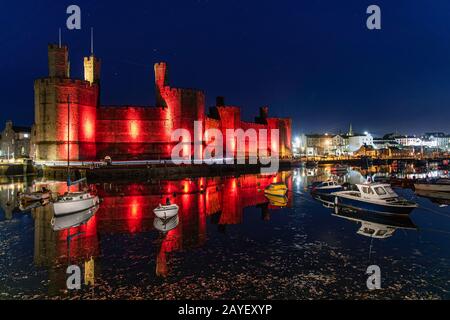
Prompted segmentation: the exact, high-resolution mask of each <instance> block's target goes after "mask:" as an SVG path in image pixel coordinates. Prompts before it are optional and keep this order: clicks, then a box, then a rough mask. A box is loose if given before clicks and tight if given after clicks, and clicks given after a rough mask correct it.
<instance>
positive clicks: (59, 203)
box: [53, 95, 100, 217]
mask: <svg viewBox="0 0 450 320" xmlns="http://www.w3.org/2000/svg"><path fill="white" fill-rule="evenodd" d="M67 123H68V124H69V126H68V127H70V95H69V96H68V97H67ZM69 142H70V131H69V132H67V192H66V193H65V194H64V195H62V196H59V197H58V198H57V199H56V200H55V201H54V202H53V209H54V214H55V216H56V217H60V216H65V215H69V214H74V213H79V212H83V211H85V210H89V209H92V208H94V207H95V206H97V205H99V204H100V199H99V198H98V196H96V195H94V194H92V193H91V192H89V191H87V190H84V191H78V192H70V186H73V185H76V184H79V183H81V182H82V181H85V180H86V178H82V179H79V180H77V181H73V182H72V181H71V179H70V143H69Z"/></svg>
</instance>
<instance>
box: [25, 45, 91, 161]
mask: <svg viewBox="0 0 450 320" xmlns="http://www.w3.org/2000/svg"><path fill="white" fill-rule="evenodd" d="M68 56H69V54H68V48H67V47H66V46H59V45H49V47H48V58H49V77H47V78H43V79H37V80H36V81H35V82H34V104H35V112H34V116H35V123H34V128H35V132H34V133H33V139H34V143H35V154H34V155H35V158H36V159H37V160H66V159H67V153H68V151H70V159H71V160H86V159H89V160H91V159H95V156H96V145H95V132H96V113H97V110H96V108H97V104H98V94H99V89H98V85H97V84H96V83H95V82H94V83H89V82H87V81H82V80H74V79H70V78H69V61H68ZM69 96H70V122H69V121H68V114H69V112H68V111H69V110H68V98H69ZM68 132H70V134H68ZM68 140H70V142H69V143H68V142H67V141H68ZM68 148H69V150H68Z"/></svg>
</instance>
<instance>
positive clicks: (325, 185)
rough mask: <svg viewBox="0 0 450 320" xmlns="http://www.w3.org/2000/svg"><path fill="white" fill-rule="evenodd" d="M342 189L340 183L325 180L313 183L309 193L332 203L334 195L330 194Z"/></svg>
mask: <svg viewBox="0 0 450 320" xmlns="http://www.w3.org/2000/svg"><path fill="white" fill-rule="evenodd" d="M342 190H344V187H343V186H342V185H340V184H338V183H337V182H336V181H333V180H327V181H323V182H319V183H315V184H313V185H312V188H311V195H312V197H313V198H315V199H317V200H319V201H322V202H329V203H333V201H334V196H333V195H331V194H332V193H334V192H338V191H342Z"/></svg>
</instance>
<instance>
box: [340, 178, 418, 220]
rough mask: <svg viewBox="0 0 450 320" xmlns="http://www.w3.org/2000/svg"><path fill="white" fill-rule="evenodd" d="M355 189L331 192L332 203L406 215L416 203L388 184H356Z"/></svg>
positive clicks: (356, 208) (389, 213)
mask: <svg viewBox="0 0 450 320" xmlns="http://www.w3.org/2000/svg"><path fill="white" fill-rule="evenodd" d="M355 187H356V190H349V191H338V192H334V193H332V196H333V197H334V204H335V205H336V206H340V207H346V208H350V209H355V210H365V211H371V212H377V213H381V214H388V215H408V214H410V213H411V211H413V210H414V209H415V208H417V204H416V203H415V202H412V201H408V200H406V199H403V198H401V197H400V196H399V195H398V194H397V193H395V191H394V190H392V188H391V186H390V185H389V184H383V183H366V184H356V185H355Z"/></svg>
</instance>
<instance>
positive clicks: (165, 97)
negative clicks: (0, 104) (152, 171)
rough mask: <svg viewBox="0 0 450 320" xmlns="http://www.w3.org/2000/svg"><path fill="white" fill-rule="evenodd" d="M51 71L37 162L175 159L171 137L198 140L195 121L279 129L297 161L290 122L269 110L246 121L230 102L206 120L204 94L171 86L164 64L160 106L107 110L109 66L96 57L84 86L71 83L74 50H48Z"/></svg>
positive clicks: (39, 108) (159, 76) (44, 87)
mask: <svg viewBox="0 0 450 320" xmlns="http://www.w3.org/2000/svg"><path fill="white" fill-rule="evenodd" d="M48 66H49V75H48V77H46V78H41V79H37V80H36V81H35V83H34V93H35V124H34V126H33V132H32V156H33V157H34V159H36V160H40V161H46V160H51V161H53V160H67V157H68V156H67V155H68V153H69V154H70V155H69V156H70V159H71V160H82V161H87V160H99V159H103V158H104V157H106V156H110V157H111V158H112V159H113V160H133V159H136V160H151V159H169V158H170V157H171V151H172V148H173V147H174V146H175V145H176V144H177V143H178V142H172V141H171V133H172V132H173V130H175V129H179V128H183V129H187V130H188V131H189V132H190V133H191V135H193V132H194V121H200V122H201V123H202V127H203V130H206V129H210V128H215V129H219V130H221V132H223V133H224V134H225V130H226V129H238V128H241V129H243V130H247V129H250V128H253V129H255V130H258V129H267V130H271V129H279V150H278V152H279V154H280V157H282V158H288V157H290V156H291V154H292V153H291V120H290V119H287V118H270V117H269V116H268V108H267V107H262V108H261V110H260V115H259V116H258V117H256V118H255V122H245V121H242V120H241V115H240V108H238V107H234V106H227V105H225V103H224V99H223V98H218V99H217V102H216V106H214V107H212V108H210V111H209V114H205V94H204V92H202V91H198V90H192V89H180V88H173V87H171V86H170V85H169V82H168V66H167V64H166V63H164V62H161V63H157V64H155V66H154V71H155V85H156V106H154V107H142V106H128V105H127V106H119V107H117V106H114V107H113V106H102V105H100V98H99V97H100V69H101V61H100V60H99V59H98V58H97V57H95V56H94V54H91V55H90V56H89V57H85V58H84V80H77V79H73V78H71V77H70V62H69V52H68V47H67V46H61V45H53V44H52V45H49V46H48ZM69 100H70V101H69ZM68 102H70V112H68V111H69V110H68ZM69 117H70V121H69ZM68 136H69V141H70V148H69V150H68V143H67V140H68ZM268 140H270V139H269V138H268ZM227 143H230V142H227ZM267 145H269V146H270V143H268V144H267ZM225 148H226V147H224V149H225ZM193 149H194V148H192V149H191V150H193ZM68 151H69V152H68ZM224 154H225V152H224Z"/></svg>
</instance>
